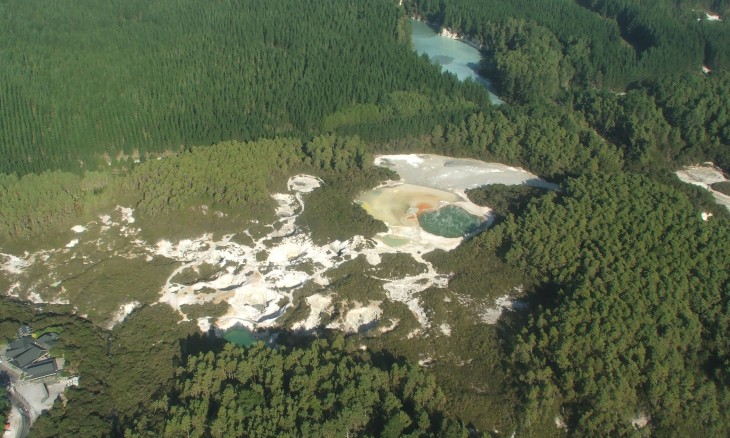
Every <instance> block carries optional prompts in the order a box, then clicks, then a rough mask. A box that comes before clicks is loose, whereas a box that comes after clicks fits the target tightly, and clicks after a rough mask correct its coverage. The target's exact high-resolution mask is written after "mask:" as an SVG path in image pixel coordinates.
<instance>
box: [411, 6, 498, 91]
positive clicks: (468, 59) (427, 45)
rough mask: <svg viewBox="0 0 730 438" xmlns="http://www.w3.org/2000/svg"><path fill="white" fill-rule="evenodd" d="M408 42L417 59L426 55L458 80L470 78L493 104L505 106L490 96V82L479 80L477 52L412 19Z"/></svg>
mask: <svg viewBox="0 0 730 438" xmlns="http://www.w3.org/2000/svg"><path fill="white" fill-rule="evenodd" d="M410 21H411V29H412V32H411V42H412V43H413V47H414V48H415V49H416V52H417V53H418V54H419V55H423V54H425V55H426V56H428V58H429V59H430V60H431V61H432V62H433V63H434V64H439V65H441V68H442V69H443V70H445V71H448V72H449V73H453V74H454V75H455V76H456V77H457V78H459V80H461V81H464V80H466V79H469V78H471V79H472V80H474V81H475V82H478V83H480V84H482V85H484V87H485V88H486V89H487V90H488V91H489V97H490V98H491V100H492V103H494V104H501V103H504V102H503V101H502V100H500V99H499V97H497V96H496V95H495V94H494V93H493V87H492V83H491V82H490V81H489V79H487V78H484V77H482V76H479V74H478V73H477V71H478V70H479V63H480V62H481V60H482V53H481V52H480V51H479V49H477V48H475V47H472V46H470V45H469V44H467V43H465V42H462V41H459V40H457V39H453V38H449V37H445V36H442V35H439V34H438V33H437V31H436V30H434V29H433V28H431V27H430V26H429V25H428V24H426V23H424V22H423V21H418V20H414V19H411V20H410Z"/></svg>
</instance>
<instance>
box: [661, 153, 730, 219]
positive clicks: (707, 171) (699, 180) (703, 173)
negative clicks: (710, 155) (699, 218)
mask: <svg viewBox="0 0 730 438" xmlns="http://www.w3.org/2000/svg"><path fill="white" fill-rule="evenodd" d="M674 173H675V174H676V175H677V177H678V178H679V179H680V181H682V182H686V183H689V184H694V185H696V186H700V187H702V188H703V189H705V190H708V191H710V193H712V196H713V197H714V198H715V202H717V203H718V204H720V205H724V206H725V208H727V209H728V210H730V196H728V195H726V194H724V193H720V192H718V191H716V190H713V189H712V187H711V184H715V183H718V182H723V181H727V180H728V179H727V177H726V176H725V175H724V174H723V173H722V170H720V169H719V168H718V167H716V166H715V165H713V164H712V163H705V164H703V165H696V166H686V167H684V168H682V169H680V170H678V171H676V172H674ZM703 219H705V220H707V219H706V218H704V217H703Z"/></svg>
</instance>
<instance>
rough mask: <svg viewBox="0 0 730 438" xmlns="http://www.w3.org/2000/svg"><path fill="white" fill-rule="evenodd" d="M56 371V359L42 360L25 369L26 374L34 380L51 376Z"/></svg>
mask: <svg viewBox="0 0 730 438" xmlns="http://www.w3.org/2000/svg"><path fill="white" fill-rule="evenodd" d="M56 371H58V368H57V367H56V360H55V359H46V360H42V361H40V362H37V363H34V364H33V365H29V366H28V367H26V368H25V372H26V373H28V374H29V375H30V377H31V378H32V379H37V378H40V377H45V376H50V375H51V374H54V373H55V372H56Z"/></svg>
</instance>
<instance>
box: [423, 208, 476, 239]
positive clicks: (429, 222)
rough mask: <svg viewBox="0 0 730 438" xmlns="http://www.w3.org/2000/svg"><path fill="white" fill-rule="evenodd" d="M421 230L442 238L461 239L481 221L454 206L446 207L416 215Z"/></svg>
mask: <svg viewBox="0 0 730 438" xmlns="http://www.w3.org/2000/svg"><path fill="white" fill-rule="evenodd" d="M418 223H419V224H420V225H421V228H423V229H424V230H426V231H427V232H429V233H431V234H435V235H437V236H442V237H452V238H453V237H462V236H465V235H467V234H469V233H473V232H474V231H476V230H477V229H479V227H480V226H481V224H482V220H481V219H480V218H478V217H477V216H474V215H473V214H469V212H467V211H466V210H464V209H463V208H461V207H457V206H455V205H447V206H445V207H441V208H439V209H438V210H435V211H425V212H423V213H421V214H419V215H418Z"/></svg>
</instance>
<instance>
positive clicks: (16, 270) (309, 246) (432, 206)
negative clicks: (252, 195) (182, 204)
mask: <svg viewBox="0 0 730 438" xmlns="http://www.w3.org/2000/svg"><path fill="white" fill-rule="evenodd" d="M375 164H377V165H379V166H385V167H388V168H390V169H393V170H394V171H396V172H397V173H398V174H399V176H400V177H401V180H399V181H389V182H387V183H386V184H384V185H383V186H381V187H377V188H375V189H373V190H370V191H367V192H366V193H363V194H362V195H361V196H360V197H359V199H358V201H359V202H360V204H361V205H362V206H363V207H364V208H365V209H366V210H367V211H368V212H369V213H370V214H372V215H373V216H374V217H376V218H378V219H379V220H382V221H383V222H384V223H386V224H387V226H388V232H386V233H381V234H379V235H377V236H376V237H375V239H366V238H365V237H363V236H352V238H350V239H348V240H347V241H344V242H341V241H332V242H326V243H324V244H322V245H320V244H317V243H315V242H313V241H312V239H311V237H310V236H309V233H308V232H307V230H306V229H303V228H302V227H300V226H298V224H297V222H296V219H297V217H298V216H299V215H300V214H301V212H302V211H303V210H304V208H305V205H304V204H305V202H304V201H305V198H304V196H306V194H307V193H309V192H311V191H313V190H316V189H317V188H318V187H319V186H320V184H321V182H322V181H321V180H319V179H318V178H316V177H314V176H310V175H295V176H293V177H292V178H290V180H289V184H288V190H287V192H286V193H275V194H272V195H271V196H272V198H273V199H274V200H275V201H276V202H277V204H278V207H277V209H276V213H277V216H278V217H277V219H276V220H275V221H274V222H273V223H271V224H268V225H267V227H268V229H269V232H268V233H266V235H264V236H256V237H254V236H253V235H251V234H250V233H249V232H248V231H247V230H246V229H243V230H241V232H240V233H239V234H240V235H239V236H237V238H236V239H234V237H236V236H234V235H225V236H222V237H217V238H214V237H213V236H212V235H211V234H206V235H202V236H199V237H198V238H195V239H186V240H180V241H165V240H160V241H157V242H147V241H144V240H143V239H142V238H141V234H140V232H141V229H140V228H138V227H136V226H135V225H136V223H135V218H134V211H133V210H132V209H130V208H126V207H121V206H120V207H117V208H116V209H115V210H114V211H113V212H110V215H101V216H99V220H98V221H91V222H89V223H87V224H85V225H77V226H74V227H73V228H72V229H71V231H73V234H72V235H70V236H69V237H70V238H72V239H73V240H72V242H74V244H73V245H66V246H62V247H60V248H56V249H46V250H41V251H38V252H35V253H25V254H23V255H12V254H4V253H2V252H0V270H1V271H2V274H4V275H5V276H6V277H7V280H8V284H10V285H11V286H10V288H9V289H8V290H7V291H5V293H6V294H8V295H12V296H17V297H19V298H23V299H29V300H32V301H34V302H59V303H67V304H71V305H73V306H74V307H76V308H77V310H78V312H79V314H80V315H84V314H86V312H88V311H89V310H95V309H94V308H93V307H91V306H93V303H91V304H90V303H88V302H85V301H84V300H80V301H77V302H73V303H69V302H68V300H67V296H66V295H65V294H66V291H65V289H64V286H63V283H64V281H65V280H66V279H68V278H69V277H68V276H74V275H78V272H77V271H75V270H66V269H60V268H59V267H60V266H66V265H68V264H69V263H70V262H71V261H75V263H77V264H78V265H79V272H82V275H83V272H85V270H86V269H87V268H88V267H93V266H95V264H98V263H99V260H105V259H107V258H109V257H113V256H116V257H123V258H125V259H129V260H133V259H140V258H141V259H143V260H146V261H148V262H149V261H151V260H153V259H155V258H160V257H164V258H166V259H169V260H172V261H175V262H177V263H178V268H177V269H175V270H174V271H173V272H172V273H171V275H170V276H169V277H168V278H167V280H166V281H165V284H164V285H163V286H162V288H161V290H160V292H159V297H158V299H157V300H156V301H157V302H159V303H165V304H166V305H169V306H171V307H172V308H173V309H175V310H176V311H178V312H179V313H180V315H181V317H182V318H188V315H187V310H186V309H187V307H186V306H189V305H198V304H206V303H212V304H218V303H221V302H225V303H226V304H227V310H226V312H225V314H224V315H222V316H220V317H217V318H213V317H207V316H203V317H200V318H197V323H198V325H199V327H200V329H201V330H202V331H208V330H209V329H214V330H220V331H226V330H229V329H233V330H232V331H230V332H229V333H230V334H232V335H235V336H239V335H240V336H241V337H242V338H244V337H245V336H243V335H245V333H246V332H244V331H237V330H239V329H243V328H245V329H247V330H249V331H254V330H256V329H259V328H266V327H273V326H277V325H279V324H280V322H279V317H280V316H281V315H283V314H284V313H285V312H286V310H287V309H289V308H291V307H292V306H294V305H296V304H297V303H296V302H295V295H294V293H295V292H296V291H300V290H302V288H303V286H304V285H305V284H312V283H314V284H316V285H319V286H320V287H319V289H316V288H315V290H313V291H312V292H310V293H309V295H308V296H302V297H300V299H303V303H301V304H300V305H304V306H307V307H308V308H309V310H310V312H309V315H308V316H307V317H303V319H302V320H301V321H292V328H294V329H302V330H311V329H315V328H316V327H319V326H320V325H322V323H321V317H320V316H321V315H322V314H329V315H330V316H334V317H335V319H334V320H331V322H329V323H328V325H327V327H329V328H333V329H338V330H343V331H348V332H354V331H359V330H361V329H362V328H363V327H365V328H371V327H375V325H376V324H377V322H378V321H379V320H381V319H382V318H388V317H389V315H387V314H384V310H383V309H382V308H381V304H382V302H383V300H385V299H387V300H389V301H391V302H401V303H403V304H405V305H406V306H407V307H408V309H409V310H410V311H411V312H412V313H413V315H414V317H415V318H416V320H417V321H418V322H419V324H420V325H421V329H420V330H426V329H428V328H429V327H430V326H431V324H432V318H433V316H429V313H428V312H427V310H426V309H425V308H424V307H423V305H422V303H421V300H420V293H421V292H422V291H424V290H426V289H429V288H446V287H448V281H449V273H440V272H437V271H436V269H435V268H434V267H433V265H432V264H431V263H430V262H428V261H427V260H425V259H424V258H423V254H425V253H427V252H429V251H432V250H434V249H437V248H438V249H443V250H450V249H453V248H455V247H457V246H458V245H459V244H460V243H461V241H462V237H461V235H462V234H466V233H468V232H471V230H474V231H476V228H475V226H477V225H478V226H480V227H483V226H485V225H486V224H487V223H488V222H489V219H490V211H489V208H486V207H480V206H478V205H475V204H473V203H471V202H470V201H469V200H468V199H467V197H466V196H465V194H464V190H465V189H467V188H472V187H477V186H481V185H486V184H492V183H503V184H530V185H535V186H540V187H546V188H552V187H554V186H553V185H551V184H549V183H546V182H545V181H542V180H540V179H539V178H537V177H536V176H535V175H532V174H530V173H529V172H525V171H524V170H522V169H518V168H513V167H509V166H504V165H501V164H492V163H484V162H481V161H477V160H464V159H454V158H448V157H442V156H438V155H384V156H379V157H377V158H376V160H375ZM434 233H436V234H439V233H440V234H443V235H442V236H439V235H436V234H434ZM395 253H400V254H408V255H410V256H411V257H412V258H413V260H414V261H415V262H416V263H418V264H419V265H421V266H422V269H421V270H420V272H419V273H417V274H414V275H407V276H404V277H397V278H379V277H377V272H378V270H377V269H374V270H371V271H368V270H366V271H365V272H363V274H364V275H369V276H370V277H371V278H373V279H375V280H377V281H378V282H380V283H381V284H382V298H376V299H371V300H368V301H362V302H359V301H356V300H346V299H344V298H340V297H338V296H337V295H336V293H335V292H333V290H332V289H330V288H329V287H328V285H329V284H330V281H331V280H336V278H331V275H332V272H334V271H335V270H336V269H337V268H338V267H339V266H341V265H343V264H344V263H348V262H350V261H353V260H355V259H357V258H358V257H360V256H364V257H365V259H366V260H367V262H368V263H369V264H370V265H372V266H373V267H376V266H378V265H380V264H381V260H382V258H381V256H382V255H383V254H395ZM191 270H192V271H197V272H198V273H202V272H210V271H213V272H214V274H212V275H208V274H206V275H205V276H202V275H201V278H200V279H199V280H196V281H195V283H192V284H190V283H187V282H181V280H179V279H178V275H180V274H184V273H186V272H188V273H190V272H191ZM21 294H22V296H21ZM116 298H117V302H115V303H114V304H116V305H117V306H118V309H117V311H116V313H113V314H109V315H99V316H98V318H107V320H104V319H101V320H100V321H98V322H109V326H110V327H111V326H113V325H114V324H117V323H119V322H121V321H122V320H123V319H124V318H125V317H126V316H128V315H129V313H130V312H132V311H133V310H134V309H135V308H137V307H139V306H143V305H147V304H151V303H150V302H143V301H142V298H139V299H136V298H135V299H132V298H131V297H127V298H125V297H116ZM110 299H111V298H110ZM125 300H126V301H125ZM300 302H301V301H300ZM481 304H483V305H485V306H492V307H493V305H497V306H499V303H491V302H489V303H481ZM481 304H480V305H481ZM502 308H503V306H502V307H497V308H495V309H496V310H495V311H497V312H498V311H501V310H500V309H502ZM497 314H498V313H497ZM492 319H493V318H492ZM492 319H490V320H489V321H491V320H492ZM389 324H390V325H389V326H384V327H382V328H378V330H381V331H382V330H389V329H392V327H394V326H395V325H397V324H398V320H397V319H392V318H391V319H390V323H389ZM388 327H390V328H388ZM448 331H449V330H447V329H444V328H441V332H442V333H447V332H448ZM414 335H415V332H414ZM241 342H247V340H246V339H241Z"/></svg>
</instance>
